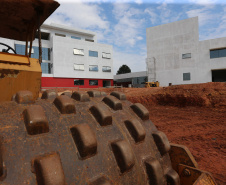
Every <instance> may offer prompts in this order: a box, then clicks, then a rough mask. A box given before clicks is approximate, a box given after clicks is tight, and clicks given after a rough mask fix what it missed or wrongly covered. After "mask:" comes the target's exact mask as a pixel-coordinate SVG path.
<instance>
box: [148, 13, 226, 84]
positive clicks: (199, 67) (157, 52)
mask: <svg viewBox="0 0 226 185" xmlns="http://www.w3.org/2000/svg"><path fill="white" fill-rule="evenodd" d="M198 28H199V25H198V17H194V18H189V19H185V20H181V21H177V22H173V23H169V24H164V25H160V26H155V27H150V28H147V30H146V34H147V61H146V63H147V73H148V81H159V82H160V86H168V85H169V84H173V85H179V84H195V83H206V82H225V81H226V37H223V38H217V39H210V40H203V41H199V29H198Z"/></svg>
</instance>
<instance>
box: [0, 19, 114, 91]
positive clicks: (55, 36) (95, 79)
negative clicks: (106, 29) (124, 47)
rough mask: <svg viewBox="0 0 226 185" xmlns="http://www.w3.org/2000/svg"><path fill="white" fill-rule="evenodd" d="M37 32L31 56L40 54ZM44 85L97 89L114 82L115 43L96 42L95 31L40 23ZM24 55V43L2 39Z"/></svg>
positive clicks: (43, 86) (36, 56) (44, 86)
mask: <svg viewBox="0 0 226 185" xmlns="http://www.w3.org/2000/svg"><path fill="white" fill-rule="evenodd" d="M37 38H38V35H36V39H35V40H34V41H33V45H32V48H33V49H32V55H31V57H32V58H38V57H39V51H38V39H37ZM41 38H42V40H41V42H42V64H41V67H42V88H48V87H81V88H89V87H91V88H95V87H105V86H111V85H113V71H112V69H113V60H112V46H111V45H106V44H100V43H97V38H96V34H95V33H94V32H91V31H85V30H80V29H74V28H70V27H67V26H63V25H57V24H50V25H47V24H43V25H42V26H41ZM0 42H3V43H6V44H8V45H9V46H11V47H12V48H15V50H16V52H17V54H25V43H24V42H21V41H15V40H9V39H2V38H0Z"/></svg>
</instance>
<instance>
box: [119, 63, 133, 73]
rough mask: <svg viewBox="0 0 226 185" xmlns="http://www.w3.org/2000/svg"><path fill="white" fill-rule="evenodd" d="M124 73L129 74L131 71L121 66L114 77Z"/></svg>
mask: <svg viewBox="0 0 226 185" xmlns="http://www.w3.org/2000/svg"><path fill="white" fill-rule="evenodd" d="M125 73H131V69H130V68H129V67H128V66H127V65H125V64H123V65H122V66H121V67H120V68H119V69H118V71H117V73H116V75H119V74H125Z"/></svg>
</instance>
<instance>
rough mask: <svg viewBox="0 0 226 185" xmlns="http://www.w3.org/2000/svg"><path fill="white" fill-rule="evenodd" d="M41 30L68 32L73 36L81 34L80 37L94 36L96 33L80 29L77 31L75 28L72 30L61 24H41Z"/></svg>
mask: <svg viewBox="0 0 226 185" xmlns="http://www.w3.org/2000/svg"><path fill="white" fill-rule="evenodd" d="M41 28H42V29H54V30H59V31H65V32H70V33H75V34H81V35H87V36H92V37H93V36H95V35H96V33H95V32H92V31H87V30H82V29H77V28H72V27H69V26H65V25H61V24H55V23H51V24H43V25H42V26H41Z"/></svg>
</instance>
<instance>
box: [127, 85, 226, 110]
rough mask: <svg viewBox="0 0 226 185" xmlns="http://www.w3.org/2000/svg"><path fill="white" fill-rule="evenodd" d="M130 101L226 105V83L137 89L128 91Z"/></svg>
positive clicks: (171, 104) (206, 105) (182, 104)
mask: <svg viewBox="0 0 226 185" xmlns="http://www.w3.org/2000/svg"><path fill="white" fill-rule="evenodd" d="M126 91H127V90H125V93H126V94H127V97H128V99H129V100H130V101H132V102H136V101H139V102H141V103H143V104H145V105H147V106H150V104H152V105H153V104H155V105H168V106H179V107H185V106H199V107H218V106H226V83H206V84H195V85H194V84H192V85H180V86H179V85H178V86H170V87H160V88H148V89H137V90H136V91H133V90H132V91H130V92H129V93H127V92H126Z"/></svg>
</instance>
